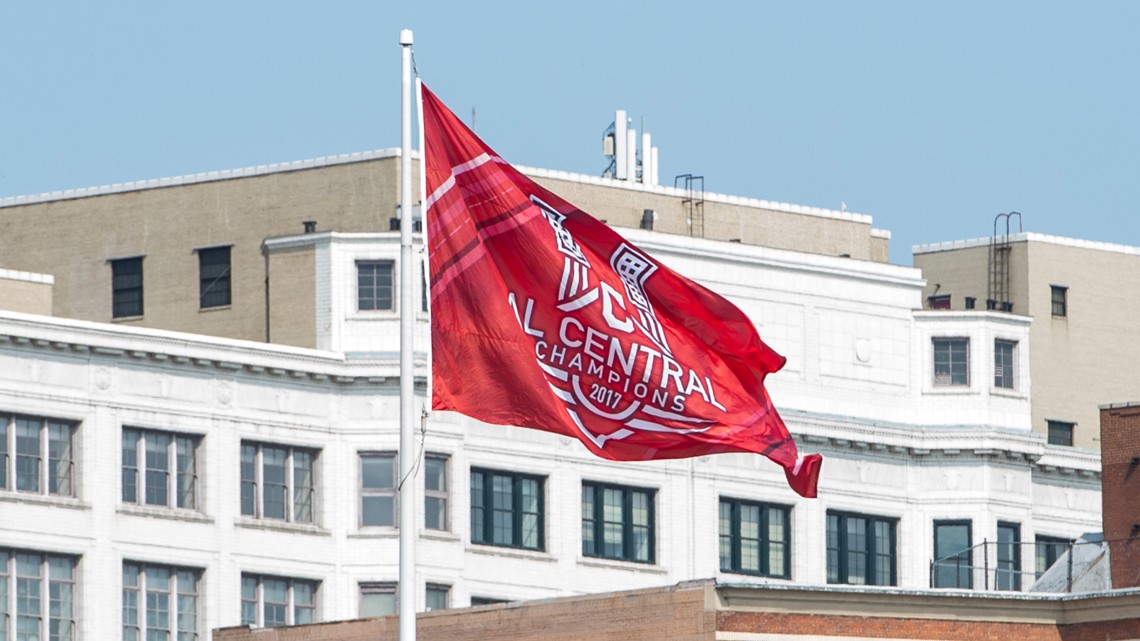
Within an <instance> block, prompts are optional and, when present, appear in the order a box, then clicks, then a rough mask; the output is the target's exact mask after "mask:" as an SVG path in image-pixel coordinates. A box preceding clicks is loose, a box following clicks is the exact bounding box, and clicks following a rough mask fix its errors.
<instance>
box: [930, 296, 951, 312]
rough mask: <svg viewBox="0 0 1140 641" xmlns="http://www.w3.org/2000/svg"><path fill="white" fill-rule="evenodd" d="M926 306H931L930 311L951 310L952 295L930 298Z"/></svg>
mask: <svg viewBox="0 0 1140 641" xmlns="http://www.w3.org/2000/svg"><path fill="white" fill-rule="evenodd" d="M926 304H927V305H929V306H930V309H950V294H940V295H938V296H928V297H927V298H926Z"/></svg>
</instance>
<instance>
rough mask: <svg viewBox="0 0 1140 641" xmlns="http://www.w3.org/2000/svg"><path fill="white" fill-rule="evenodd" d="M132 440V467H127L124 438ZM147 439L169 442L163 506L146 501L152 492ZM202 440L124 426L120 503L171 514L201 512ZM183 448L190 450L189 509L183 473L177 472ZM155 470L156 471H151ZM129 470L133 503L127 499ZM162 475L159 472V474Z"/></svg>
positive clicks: (121, 451)
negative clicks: (199, 500)
mask: <svg viewBox="0 0 1140 641" xmlns="http://www.w3.org/2000/svg"><path fill="white" fill-rule="evenodd" d="M132 434H133V436H134V448H133V449H134V457H135V460H134V465H131V466H128V465H127V463H128V461H127V438H128V435H132ZM148 436H154V437H160V436H164V437H168V438H169V442H168V443H167V444H166V446H165V449H166V460H167V462H168V467H167V469H166V475H167V479H166V481H165V483H164V487H163V492H164V495H165V496H166V500H165V501H164V502H162V503H152V502H151V501H150V498H149V491H150V489H151V483H150V472H151V469H152V468H151V467H150V463H149V461H150V447H149V441H148V440H147V437H148ZM201 443H202V437H201V435H198V434H185V433H182V432H168V431H166V430H152V429H149V428H144V427H136V426H133V425H131V426H123V428H122V441H121V446H120V449H119V451H120V455H121V460H120V470H121V474H120V495H119V500H120V501H121V502H123V503H128V504H131V505H138V506H141V507H151V508H167V509H172V510H193V511H198V510H199V509H200V506H199V502H198V499H199V497H200V494H199V491H198V488H199V474H198V461H199V456H198V450H199V448H200V447H201ZM183 444H185V445H186V446H187V447H189V451H190V455H191V456H190V469H189V476H190V479H189V488H188V494H189V497H190V500H189V503H190V504H189V505H183V504H182V503H183V497H184V493H185V490H184V485H183V479H184V475H185V472H184V471H183V470H181V469H180V467H181V464H180V460H181V459H182V458H183V454H182V453H181V451H182V446H183ZM153 469H156V470H157V468H153ZM128 470H132V471H133V474H134V482H133V483H134V485H133V487H134V499H128V498H127V487H128V483H127V475H128ZM158 471H161V470H158Z"/></svg>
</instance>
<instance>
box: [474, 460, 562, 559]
mask: <svg viewBox="0 0 1140 641" xmlns="http://www.w3.org/2000/svg"><path fill="white" fill-rule="evenodd" d="M543 481H544V480H543V479H542V477H538V476H530V475H526V474H515V473H512V472H499V471H494V470H481V469H472V470H471V542H472V543H482V544H484V545H500V546H504V547H514V548H526V549H528V550H541V549H543V548H544V545H545V543H544V540H543V513H544V505H543V503H544V496H543V484H544V483H543Z"/></svg>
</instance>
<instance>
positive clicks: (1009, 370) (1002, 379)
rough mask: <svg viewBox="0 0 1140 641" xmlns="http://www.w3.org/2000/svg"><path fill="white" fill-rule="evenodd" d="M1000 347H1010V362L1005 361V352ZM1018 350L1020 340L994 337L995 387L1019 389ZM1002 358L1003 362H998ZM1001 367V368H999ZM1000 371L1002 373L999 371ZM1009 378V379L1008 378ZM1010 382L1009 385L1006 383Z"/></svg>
mask: <svg viewBox="0 0 1140 641" xmlns="http://www.w3.org/2000/svg"><path fill="white" fill-rule="evenodd" d="M999 347H1002V348H1005V347H1008V348H1009V354H1008V357H1009V358H1008V363H1007V362H1005V361H1006V359H1005V354H1003V353H1002V351H1001V350H1000V349H999ZM1017 351H1018V341H1015V340H1011V339H1008V338H995V339H994V388H995V389H1002V390H1010V391H1016V390H1017ZM999 358H1001V360H1002V362H998V360H999ZM999 368H1001V369H1000V370H999ZM999 372H1000V373H999ZM1006 379H1008V381H1007V380H1006ZM1007 382H1008V385H1007V384H1005V383H1007Z"/></svg>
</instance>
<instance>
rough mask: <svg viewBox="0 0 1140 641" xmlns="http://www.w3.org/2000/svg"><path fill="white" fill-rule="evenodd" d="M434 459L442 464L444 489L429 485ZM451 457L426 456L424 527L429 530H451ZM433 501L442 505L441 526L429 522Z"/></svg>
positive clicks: (441, 455) (439, 455)
mask: <svg viewBox="0 0 1140 641" xmlns="http://www.w3.org/2000/svg"><path fill="white" fill-rule="evenodd" d="M432 461H435V462H437V463H439V464H440V465H441V466H442V475H443V489H439V488H430V487H428V479H429V478H431V476H432V475H431V474H430V473H429V468H430V464H431V462H432ZM450 495H451V457H449V456H448V455H446V454H438V453H429V454H427V455H426V456H425V457H424V528H425V529H428V530H435V531H437V532H449V531H450V530H451V496H450ZM432 501H435V502H436V503H435V505H436V506H441V507H442V511H443V517H442V519H441V520H442V522H441V523H439V524H438V525H439V527H434V526H433V525H432V524H431V523H430V522H429V520H428V519H429V515H430V514H432V513H433V510H432V509H430V508H431V506H432Z"/></svg>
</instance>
